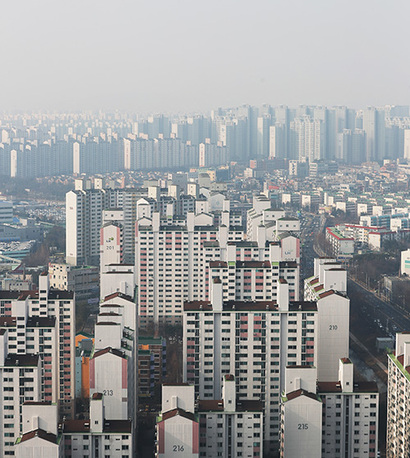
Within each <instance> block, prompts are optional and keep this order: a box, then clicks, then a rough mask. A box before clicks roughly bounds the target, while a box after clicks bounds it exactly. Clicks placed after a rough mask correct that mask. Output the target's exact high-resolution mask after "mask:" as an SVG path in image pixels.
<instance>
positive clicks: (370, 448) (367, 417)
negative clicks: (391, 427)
mask: <svg viewBox="0 0 410 458" xmlns="http://www.w3.org/2000/svg"><path fill="white" fill-rule="evenodd" d="M338 364H339V374H338V377H337V379H336V380H337V381H326V382H321V381H320V380H319V381H317V380H318V377H317V371H316V368H315V367H306V366H300V367H298V366H293V367H287V368H286V387H285V390H284V393H283V397H282V419H281V450H280V452H281V456H282V457H286V458H297V457H300V456H303V457H307V458H310V457H311V458H315V457H320V456H321V457H323V458H325V457H335V458H342V457H349V458H361V457H376V456H377V450H378V414H379V393H378V389H377V384H376V382H355V381H354V379H353V370H354V367H353V364H352V362H351V361H350V359H348V358H342V359H340V360H339V361H338ZM395 456H396V455H395ZM397 456H402V455H397Z"/></svg>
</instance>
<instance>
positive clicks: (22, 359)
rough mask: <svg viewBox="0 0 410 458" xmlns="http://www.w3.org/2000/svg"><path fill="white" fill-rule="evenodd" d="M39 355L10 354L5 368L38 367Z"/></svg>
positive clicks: (5, 362)
mask: <svg viewBox="0 0 410 458" xmlns="http://www.w3.org/2000/svg"><path fill="white" fill-rule="evenodd" d="M38 359H39V356H38V355H27V354H8V355H7V358H6V360H5V361H4V365H5V366H14V367H20V366H37V365H38Z"/></svg>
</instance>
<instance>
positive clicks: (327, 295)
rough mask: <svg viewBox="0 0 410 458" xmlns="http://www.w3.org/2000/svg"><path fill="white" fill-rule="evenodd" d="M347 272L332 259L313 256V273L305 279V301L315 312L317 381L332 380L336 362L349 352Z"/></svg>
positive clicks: (335, 371) (337, 368)
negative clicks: (309, 303) (310, 303)
mask: <svg viewBox="0 0 410 458" xmlns="http://www.w3.org/2000/svg"><path fill="white" fill-rule="evenodd" d="M346 293H347V272H346V270H345V269H343V268H342V267H341V265H340V264H339V263H337V262H335V259H334V258H316V259H315V261H314V275H313V277H310V278H308V279H306V280H305V288H304V297H305V300H310V301H315V303H316V305H317V311H318V316H319V318H318V321H319V325H318V328H317V338H318V347H317V363H316V366H317V373H318V379H319V380H325V381H326V380H336V379H337V377H338V372H339V363H338V361H339V360H340V359H341V358H345V357H347V356H348V355H349V319H350V300H349V298H348V297H347V295H346Z"/></svg>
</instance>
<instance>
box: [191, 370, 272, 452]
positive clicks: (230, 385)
mask: <svg viewBox="0 0 410 458" xmlns="http://www.w3.org/2000/svg"><path fill="white" fill-rule="evenodd" d="M197 412H198V417H199V456H203V457H220V456H222V457H228V456H232V457H234V456H235V457H247V458H251V457H262V456H263V430H264V428H263V426H264V416H263V403H262V402H260V401H259V400H247V399H241V400H237V396H236V386H235V377H234V376H233V375H230V374H227V375H225V376H224V379H223V385H222V397H221V399H220V400H199V401H198V410H197Z"/></svg>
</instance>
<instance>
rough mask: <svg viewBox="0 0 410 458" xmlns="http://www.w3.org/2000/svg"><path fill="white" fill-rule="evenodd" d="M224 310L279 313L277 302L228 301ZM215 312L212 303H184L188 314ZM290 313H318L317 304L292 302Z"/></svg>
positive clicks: (290, 303)
mask: <svg viewBox="0 0 410 458" xmlns="http://www.w3.org/2000/svg"><path fill="white" fill-rule="evenodd" d="M222 309H223V311H224V312H233V311H237V312H241V311H244V312H259V311H260V312H263V311H278V309H279V308H278V304H277V302H276V301H226V302H223V305H222ZM212 310H213V307H212V303H211V302H210V301H189V302H185V303H184V311H186V312H211V311H212ZM289 311H290V312H300V311H304V312H312V311H313V312H314V311H317V305H316V302H312V301H291V302H289Z"/></svg>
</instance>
